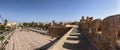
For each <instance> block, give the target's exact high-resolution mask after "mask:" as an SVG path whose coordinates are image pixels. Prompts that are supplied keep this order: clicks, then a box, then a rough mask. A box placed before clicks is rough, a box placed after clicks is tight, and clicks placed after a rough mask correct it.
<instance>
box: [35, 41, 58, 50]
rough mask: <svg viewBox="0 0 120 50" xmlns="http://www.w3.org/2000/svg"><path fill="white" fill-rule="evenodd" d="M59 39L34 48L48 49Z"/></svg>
mask: <svg viewBox="0 0 120 50" xmlns="http://www.w3.org/2000/svg"><path fill="white" fill-rule="evenodd" d="M57 40H58V39H56V40H54V41H51V42H50V43H48V44H46V45H44V46H42V47H39V48H36V49H34V50H47V49H48V48H49V47H51V46H52V45H53V44H54V43H55V42H56V41H57Z"/></svg>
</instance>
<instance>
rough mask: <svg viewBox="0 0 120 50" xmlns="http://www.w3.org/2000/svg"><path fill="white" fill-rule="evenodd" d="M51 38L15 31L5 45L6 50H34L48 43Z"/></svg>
mask: <svg viewBox="0 0 120 50" xmlns="http://www.w3.org/2000/svg"><path fill="white" fill-rule="evenodd" d="M50 40H53V39H51V37H49V36H46V35H41V34H37V33H35V32H31V31H29V32H25V31H22V32H20V30H19V29H16V31H15V33H14V34H13V36H12V37H11V40H9V43H8V44H7V45H6V47H5V49H6V50H34V49H36V48H39V47H41V46H44V45H46V44H48V43H49V42H50Z"/></svg>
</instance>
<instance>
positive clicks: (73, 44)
mask: <svg viewBox="0 0 120 50" xmlns="http://www.w3.org/2000/svg"><path fill="white" fill-rule="evenodd" d="M62 46H63V50H96V48H95V47H94V46H93V45H92V44H91V43H90V41H89V40H88V39H87V38H86V37H85V36H84V35H83V34H82V33H79V31H78V30H77V29H74V30H73V31H72V32H71V34H69V36H68V37H67V39H66V40H65V42H64V44H63V45H62Z"/></svg>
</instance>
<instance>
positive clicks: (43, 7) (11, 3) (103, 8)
mask: <svg viewBox="0 0 120 50" xmlns="http://www.w3.org/2000/svg"><path fill="white" fill-rule="evenodd" d="M119 3H120V1H118V0H0V14H1V16H2V17H3V18H6V19H8V21H11V22H32V21H37V22H51V21H53V20H55V21H63V22H65V21H79V20H80V19H81V16H93V17H94V18H101V19H103V18H105V17H107V16H110V15H114V14H119V13H120V7H119V6H120V4H119Z"/></svg>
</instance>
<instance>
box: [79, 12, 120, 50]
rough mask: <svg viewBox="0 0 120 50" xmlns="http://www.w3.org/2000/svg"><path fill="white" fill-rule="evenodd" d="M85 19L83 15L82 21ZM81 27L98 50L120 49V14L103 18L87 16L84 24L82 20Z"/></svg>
mask: <svg viewBox="0 0 120 50" xmlns="http://www.w3.org/2000/svg"><path fill="white" fill-rule="evenodd" d="M83 19H84V18H83V16H82V19H81V21H82V20H83ZM83 26H84V27H83ZM79 28H80V29H81V30H80V31H81V32H82V33H84V35H85V36H86V37H87V38H88V39H89V40H90V41H91V42H92V43H93V44H94V45H95V46H96V48H97V49H98V50H120V15H119V14H118V15H112V16H108V17H107V18H105V19H103V20H101V19H94V20H93V17H87V18H86V19H85V23H84V24H82V23H81V22H80V25H79Z"/></svg>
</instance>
